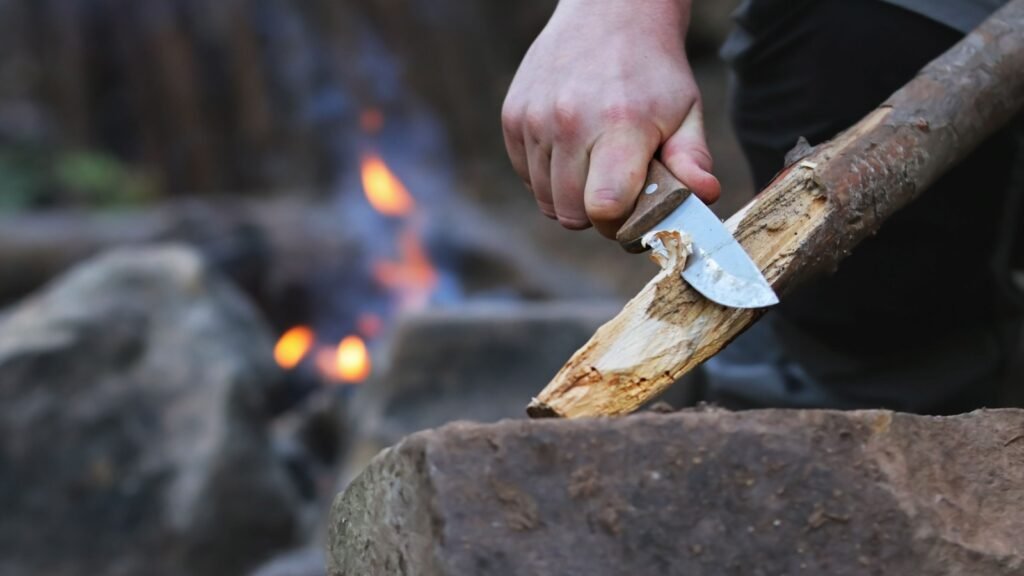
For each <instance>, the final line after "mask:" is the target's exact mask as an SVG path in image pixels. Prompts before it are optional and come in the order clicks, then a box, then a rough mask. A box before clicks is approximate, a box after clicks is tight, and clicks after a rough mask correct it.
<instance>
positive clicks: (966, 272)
mask: <svg viewBox="0 0 1024 576" xmlns="http://www.w3.org/2000/svg"><path fill="white" fill-rule="evenodd" d="M747 24H748V25H751V26H753V27H754V28H758V27H761V29H754V30H747V31H746V32H748V33H749V36H750V37H752V38H755V39H757V41H755V42H754V43H753V44H752V45H751V46H750V47H749V48H748V49H747V50H746V52H745V53H743V54H741V55H739V57H737V58H736V59H735V61H734V62H733V65H734V71H735V84H734V94H733V111H732V113H733V120H734V123H735V128H736V131H737V134H738V136H739V139H740V142H741V144H742V146H743V149H744V152H745V153H746V155H747V158H748V161H749V163H750V166H751V168H752V171H753V174H754V179H755V183H756V184H757V187H758V189H760V188H762V187H764V186H765V185H766V184H767V183H768V182H769V181H770V180H771V178H772V177H773V176H774V175H775V174H776V173H777V172H778V171H779V170H780V169H781V168H782V167H783V163H784V161H783V158H784V156H785V153H786V152H787V151H788V150H789V149H790V148H792V147H793V145H794V144H795V143H796V141H797V139H798V138H799V137H800V136H804V137H806V138H807V139H808V140H809V141H810V143H811V144H816V143H819V142H822V141H824V140H827V139H829V138H831V137H833V136H834V135H835V134H836V133H837V132H839V131H841V130H843V129H845V128H847V127H849V126H850V125H852V124H853V123H855V122H856V121H857V120H859V119H860V118H861V117H863V116H864V115H865V114H867V113H868V112H869V111H871V110H872V109H874V108H875V107H876V106H878V105H879V104H881V103H882V102H883V101H884V100H885V99H886V98H887V97H888V96H889V95H890V94H891V93H892V92H894V91H895V90H897V89H898V88H899V87H900V86H902V85H903V84H905V83H906V82H907V81H909V80H910V79H911V78H913V76H914V75H915V73H916V72H917V71H918V70H919V69H920V68H921V67H922V66H923V65H924V64H926V63H927V62H929V61H930V60H932V59H933V58H935V57H936V56H938V55H939V54H941V53H942V52H944V51H945V50H946V49H947V48H949V47H951V46H952V45H953V44H955V43H956V42H957V41H959V40H960V39H961V38H962V36H963V35H962V34H961V33H960V32H958V31H955V30H952V29H950V28H947V27H945V26H943V25H940V24H938V23H935V22H932V21H930V20H928V19H926V18H924V17H922V16H919V15H916V14H913V13H911V12H908V11H905V10H902V9H900V8H896V7H893V6H890V5H888V4H884V3H881V2H878V1H874V0H861V1H856V0H821V1H819V2H811V3H807V4H806V5H805V6H802V8H801V9H800V10H797V11H790V12H789V13H788V14H785V15H780V16H779V18H778V19H776V20H772V19H771V18H766V19H765V21H763V22H753V23H749V22H748V23H747ZM1017 148H1018V146H1017V142H1016V139H1015V138H1014V136H1013V134H1012V133H1011V131H1010V130H1006V131H1004V132H1003V133H1001V134H999V135H997V136H995V137H993V138H992V139H991V140H990V141H989V142H987V143H986V144H984V145H983V146H982V147H981V148H979V149H978V150H977V151H976V152H975V153H974V154H973V155H972V156H971V157H970V158H969V159H968V160H966V161H965V162H963V163H962V164H961V165H960V166H959V167H957V168H955V169H953V170H952V171H951V172H950V173H949V174H948V175H947V176H946V177H945V178H943V179H942V180H941V181H940V182H939V183H937V184H936V185H935V186H933V187H932V188H931V189H930V190H928V191H926V192H925V193H924V194H923V195H922V196H921V197H920V198H919V199H918V200H917V201H915V202H914V203H913V204H912V205H910V206H909V207H907V208H905V209H904V210H902V211H901V212H899V213H898V214H896V215H895V216H894V217H893V218H892V219H890V221H888V222H887V223H886V224H885V226H884V227H883V228H882V230H881V231H880V232H879V234H878V235H877V236H875V237H873V238H870V239H868V240H866V241H864V242H863V243H862V244H861V245H860V246H858V247H857V248H856V250H855V251H854V253H853V255H852V256H850V257H849V258H848V259H847V260H845V261H844V262H843V263H842V264H841V265H840V267H839V269H838V270H837V271H836V272H835V273H834V274H832V275H829V276H827V277H823V278H819V279H817V280H815V281H812V282H811V283H809V284H807V285H805V286H803V287H801V288H800V289H798V290H797V291H795V292H793V293H791V294H788V295H787V296H786V297H785V299H784V301H783V303H782V304H781V305H780V306H779V307H778V309H777V310H776V311H774V312H772V313H770V314H769V315H767V316H766V317H765V321H764V322H763V323H762V324H761V325H758V326H757V327H756V328H755V329H752V330H751V331H750V332H748V333H747V334H745V335H744V336H741V337H740V338H739V339H738V340H737V341H736V342H735V343H734V345H732V346H730V347H729V348H727V349H726V350H725V351H724V352H723V353H722V354H720V355H719V357H717V358H715V359H713V360H712V361H710V362H709V363H708V365H707V370H706V375H707V389H706V398H707V399H708V400H711V401H716V402H719V403H722V404H725V405H727V406H731V407H750V406H764V405H788V406H828V407H842V408H866V407H886V408H892V409H898V410H905V411H913V412H925V413H951V412H959V411H965V410H970V409H972V408H976V407H980V406H995V405H998V404H999V403H1000V386H1001V385H1003V382H1002V380H1003V373H1004V371H1005V369H1006V366H1007V364H1008V362H1009V358H1010V355H1011V354H1012V348H1013V345H1014V344H1015V342H1014V340H1013V338H1015V337H1016V335H1017V334H1019V325H1020V312H1019V311H1017V310H1016V309H1015V308H1014V307H1013V305H1012V298H1011V294H1010V293H1011V283H1010V281H1009V270H1008V264H1007V262H1006V259H1007V258H1006V254H1007V253H1008V251H1007V249H1006V248H1005V246H1006V244H1007V243H1008V242H1011V236H1013V235H1014V234H1018V233H1019V230H1020V229H1021V228H1022V220H1021V218H1020V214H1019V213H1018V214H1008V213H1007V211H1008V210H1009V209H1011V208H1012V207H1014V206H1016V208H1013V209H1014V210H1018V209H1019V203H1017V204H1015V203H1014V194H1019V185H1017V184H1015V183H1014V182H1013V178H1012V176H1011V175H1012V173H1013V167H1014V162H1015V160H1016V158H1018V156H1017ZM1011 335H1013V337H1011Z"/></svg>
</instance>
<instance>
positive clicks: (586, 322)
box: [344, 302, 621, 480]
mask: <svg viewBox="0 0 1024 576" xmlns="http://www.w3.org/2000/svg"><path fill="white" fill-rule="evenodd" d="M620 307H621V306H620V305H619V304H618V303H612V302H605V303H595V304H565V303H554V304H524V303H515V304H505V305H502V304H494V305H482V306H477V307H463V308H457V309H451V310H438V311H431V312H426V313H422V314H418V315H416V316H411V317H409V318H407V319H406V320H405V321H403V322H402V323H401V325H400V326H399V328H398V329H397V332H396V334H395V337H394V340H393V342H392V344H391V347H390V350H389V351H388V353H387V354H386V358H385V362H384V364H385V365H386V366H387V370H386V372H384V373H383V374H382V375H381V376H380V377H379V378H376V379H375V380H374V381H373V382H370V383H368V384H367V385H366V386H363V387H362V388H360V389H359V391H358V394H357V395H356V397H355V399H354V403H353V410H352V421H353V422H354V427H355V430H354V434H355V435H356V436H357V438H358V443H357V445H356V446H354V447H353V450H354V456H353V458H352V465H353V466H354V467H355V468H356V469H357V471H358V470H361V469H362V467H363V466H364V465H365V464H366V463H367V461H368V460H369V458H370V457H372V456H373V455H375V454H376V453H377V452H379V451H380V450H381V449H382V448H384V447H386V446H390V445H391V444H394V443H395V442H398V441H399V440H400V439H401V438H402V437H403V436H406V435H408V434H411V433H413V432H416V431H418V430H423V429H426V428H432V427H436V426H441V425H442V424H446V423H448V422H452V421H455V420H464V419H469V418H471V419H473V420H475V421H478V422H492V421H497V420H501V419H502V418H517V417H525V416H526V412H525V411H524V406H525V403H524V399H528V398H530V395H531V394H533V393H535V392H536V383H537V382H545V381H547V380H549V379H550V378H551V376H552V375H553V374H554V373H555V372H557V371H558V369H559V368H560V367H561V366H562V364H564V363H565V359H566V358H568V357H569V356H570V355H572V353H573V352H574V351H575V350H576V349H577V348H579V347H580V346H581V345H582V344H583V343H584V342H586V341H587V338H589V337H590V335H591V334H593V333H594V331H595V330H596V329H597V328H598V326H600V325H601V324H603V323H604V322H605V321H607V320H608V319H609V318H611V317H612V316H613V315H614V314H615V313H616V312H617V311H618V310H619V308H620ZM351 477H352V474H348V475H346V478H344V479H346V480H350V479H351Z"/></svg>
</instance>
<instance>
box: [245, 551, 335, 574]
mask: <svg viewBox="0 0 1024 576" xmlns="http://www.w3.org/2000/svg"><path fill="white" fill-rule="evenodd" d="M325 574H327V568H326V566H325V559H324V553H323V550H322V549H321V548H320V547H316V548H302V549H299V550H294V551H292V552H288V553H285V554H282V555H281V556H279V557H277V558H274V559H273V560H271V561H270V562H267V563H266V564H264V565H263V566H260V568H259V569H258V570H256V571H255V572H253V573H252V574H250V576H325Z"/></svg>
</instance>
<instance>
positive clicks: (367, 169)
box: [362, 154, 416, 216]
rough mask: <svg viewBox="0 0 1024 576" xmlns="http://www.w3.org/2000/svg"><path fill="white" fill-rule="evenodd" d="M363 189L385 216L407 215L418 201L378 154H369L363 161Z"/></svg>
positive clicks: (367, 197)
mask: <svg viewBox="0 0 1024 576" xmlns="http://www.w3.org/2000/svg"><path fill="white" fill-rule="evenodd" d="M362 177H363V190H364V191H365V192H366V199H367V200H369V201H370V205H371V206H373V208H374V209H375V210H377V211H378V212H380V213H381V214H384V215H385V216H405V215H407V214H409V213H410V212H412V211H413V209H414V208H415V207H416V203H415V201H414V200H413V198H412V196H411V195H410V194H409V191H408V190H406V189H405V185H404V184H402V181H401V180H399V179H398V177H397V176H395V174H394V173H393V172H392V171H391V169H389V168H388V166H387V164H385V163H384V160H382V159H381V157H380V156H377V155H373V154H371V155H367V156H364V157H363V162H362Z"/></svg>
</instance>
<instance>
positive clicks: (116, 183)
mask: <svg viewBox="0 0 1024 576" xmlns="http://www.w3.org/2000/svg"><path fill="white" fill-rule="evenodd" d="M54 180H55V182H56V184H57V186H58V187H59V188H60V189H61V190H63V191H65V192H66V193H67V194H68V196H69V200H70V201H72V202H73V203H75V204H86V205H89V206H100V207H103V206H126V205H136V204H142V203H145V202H146V201H148V200H151V199H153V197H154V196H155V195H156V194H155V187H154V186H153V183H152V182H151V181H150V180H149V179H148V178H146V177H145V175H144V174H142V173H140V172H139V171H138V170H134V169H132V167H130V166H128V165H127V164H125V163H123V162H121V161H120V160H118V159H117V158H114V157H113V156H111V155H109V154H104V153H100V152H94V151H82V152H71V153H67V154H63V155H61V156H59V157H58V158H57V161H56V162H55V163H54Z"/></svg>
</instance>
